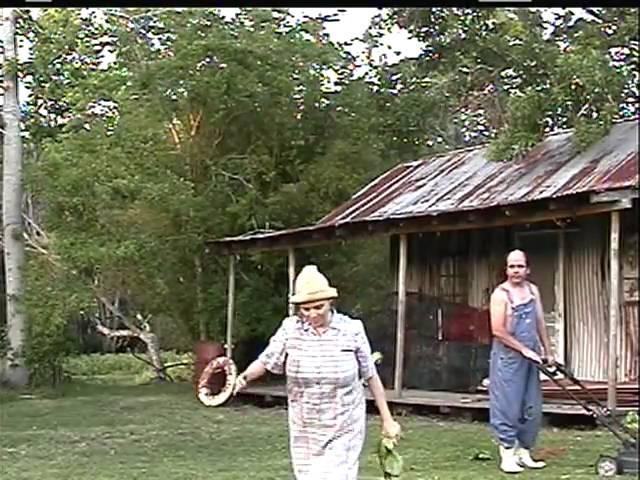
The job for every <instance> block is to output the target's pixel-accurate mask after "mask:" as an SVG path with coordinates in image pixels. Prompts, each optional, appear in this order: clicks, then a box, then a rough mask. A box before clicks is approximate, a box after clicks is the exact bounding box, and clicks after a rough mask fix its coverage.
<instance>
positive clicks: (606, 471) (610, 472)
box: [596, 455, 618, 478]
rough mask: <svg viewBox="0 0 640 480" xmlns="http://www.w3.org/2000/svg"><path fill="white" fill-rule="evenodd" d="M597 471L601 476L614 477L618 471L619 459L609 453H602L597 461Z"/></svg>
mask: <svg viewBox="0 0 640 480" xmlns="http://www.w3.org/2000/svg"><path fill="white" fill-rule="evenodd" d="M596 473H597V474H598V476H599V477H600V478H613V477H615V476H616V474H617V473H618V461H617V460H616V459H615V458H613V457H609V456H607V455H601V456H600V458H598V461H597V462H596Z"/></svg>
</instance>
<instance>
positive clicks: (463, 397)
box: [241, 384, 589, 417]
mask: <svg viewBox="0 0 640 480" xmlns="http://www.w3.org/2000/svg"><path fill="white" fill-rule="evenodd" d="M241 395H243V396H253V397H261V398H263V399H278V400H281V401H284V400H285V399H286V397H287V394H286V391H285V386H284V385H283V384H265V385H255V384H254V385H251V386H249V387H248V388H247V389H246V390H244V391H243V392H241ZM367 400H368V401H369V402H370V403H371V402H372V397H371V395H370V394H369V392H368V391H367ZM387 401H388V402H389V404H390V405H391V406H394V405H395V406H405V407H427V409H428V410H431V411H435V412H437V413H451V412H452V411H458V412H460V411H467V412H469V413H474V411H475V412H476V413H486V414H488V410H489V396H488V395H486V394H481V393H469V394H463V393H452V392H441V391H427V390H411V389H407V390H403V391H402V395H401V396H400V397H398V396H396V395H395V394H394V392H393V390H387ZM543 412H544V413H545V414H547V415H552V416H557V415H560V416H564V415H572V416H585V417H587V416H589V414H588V413H587V412H586V411H585V410H584V409H583V408H582V407H581V406H580V405H577V404H575V403H569V402H567V403H565V402H564V401H562V402H550V401H548V400H546V401H545V403H544V404H543Z"/></svg>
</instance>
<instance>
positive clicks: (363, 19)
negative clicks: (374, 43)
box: [220, 8, 421, 63]
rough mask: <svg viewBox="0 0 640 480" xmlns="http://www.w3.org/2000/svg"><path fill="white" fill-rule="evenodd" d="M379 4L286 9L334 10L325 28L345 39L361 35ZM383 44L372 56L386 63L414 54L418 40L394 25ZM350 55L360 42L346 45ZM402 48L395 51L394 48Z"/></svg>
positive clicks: (303, 12)
mask: <svg viewBox="0 0 640 480" xmlns="http://www.w3.org/2000/svg"><path fill="white" fill-rule="evenodd" d="M238 10H239V9H237V8H221V9H220V11H221V12H222V14H223V15H225V16H233V15H235V13H236V12H237V11H238ZM383 10H384V9H381V8H290V9H289V11H290V12H291V13H292V14H293V15H294V16H296V17H299V18H302V17H304V16H309V17H315V16H319V15H330V14H337V15H338V17H337V18H338V21H336V22H329V23H327V24H326V26H325V28H326V30H327V33H328V34H329V38H330V39H331V40H333V41H334V42H346V41H350V40H353V39H355V38H358V37H360V36H362V34H363V33H364V32H365V30H366V29H367V27H368V26H369V23H370V22H371V19H372V18H373V17H374V16H375V15H377V14H378V13H380V12H381V11H383ZM383 42H384V43H385V45H386V47H387V48H386V49H384V50H377V51H376V50H374V52H373V55H374V57H377V58H379V57H380V55H382V54H384V55H385V56H386V59H385V61H386V62H387V63H395V62H397V61H398V60H399V59H401V58H403V57H416V56H418V55H419V54H420V51H421V43H420V42H418V41H417V40H415V39H412V38H410V37H409V34H408V33H407V32H406V30H402V29H400V28H398V27H395V28H394V29H393V30H392V31H391V32H390V33H389V34H387V35H386V36H385V37H384V38H383ZM349 50H350V51H351V53H353V54H354V55H359V54H361V53H362V52H363V51H364V44H363V43H362V42H354V44H353V45H352V46H351V47H349ZM396 51H398V52H402V54H401V55H397V54H396V53H395V52H396Z"/></svg>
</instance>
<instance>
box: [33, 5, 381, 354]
mask: <svg viewBox="0 0 640 480" xmlns="http://www.w3.org/2000/svg"><path fill="white" fill-rule="evenodd" d="M100 12H101V15H102V17H101V18H100V21H96V17H95V15H93V14H91V13H87V12H83V11H81V10H55V9H51V10H47V11H46V12H44V13H43V14H42V15H41V16H40V17H39V18H38V19H37V20H36V21H32V20H31V21H30V22H31V23H30V24H29V28H25V30H24V32H25V35H30V39H31V41H32V42H33V45H34V49H33V58H32V59H31V60H30V62H29V63H28V64H27V65H26V70H25V78H28V79H30V86H31V91H32V97H31V99H30V102H29V106H28V112H27V118H26V121H27V124H28V126H29V133H30V138H31V139H32V141H33V142H34V143H37V144H38V145H39V151H40V152H41V154H40V155H39V159H38V163H37V165H34V164H33V163H31V164H30V168H29V184H30V186H31V188H32V190H33V193H34V195H36V197H37V198H38V201H39V202H42V203H43V204H44V205H46V211H45V213H44V215H43V217H42V225H41V226H42V228H43V229H44V230H45V231H46V232H47V236H48V239H49V242H48V248H47V255H38V256H35V255H34V256H33V257H30V261H29V269H28V270H29V285H28V293H29V295H28V297H29V308H30V312H32V315H33V317H34V322H33V324H34V328H33V329H32V330H31V335H30V344H32V345H38V348H40V349H43V348H45V346H43V345H41V344H40V342H41V339H42V338H43V337H46V338H48V339H52V338H58V337H59V333H58V334H56V335H54V334H53V331H52V330H53V329H54V326H55V331H56V332H61V331H63V325H64V323H65V322H66V321H67V319H68V318H69V316H71V315H74V313H73V312H74V311H75V312H79V311H84V312H85V313H86V314H87V315H88V316H89V317H93V312H95V311H96V310H97V309H98V308H97V306H96V298H103V299H106V300H107V301H108V302H109V304H111V305H114V304H115V299H117V298H119V299H123V300H126V302H123V305H127V308H128V310H127V311H122V312H121V313H122V314H123V315H126V316H127V319H128V320H130V321H131V322H132V324H133V323H135V322H136V321H137V320H136V318H137V316H138V313H139V314H140V317H141V318H143V319H146V318H149V316H151V317H150V318H151V321H150V322H149V326H150V328H153V329H155V328H156V325H157V324H156V322H157V319H160V318H162V317H163V316H164V317H170V318H171V319H173V320H174V321H176V322H180V323H182V324H184V325H186V326H187V327H188V329H189V332H190V334H191V336H192V338H197V337H201V336H202V335H203V333H206V334H207V335H208V336H209V337H213V338H221V337H222V336H223V333H224V320H225V317H224V304H225V290H226V289H225V281H224V279H225V277H226V262H224V261H221V259H218V258H216V257H215V256H213V255H211V254H207V253H206V250H205V242H206V240H208V239H211V238H215V237H220V236H223V235H228V234H234V233H244V232H246V231H249V230H266V229H278V228H285V227H288V226H295V225H299V224H300V223H310V222H313V221H314V220H316V219H317V218H318V216H320V215H322V214H324V213H326V212H327V211H328V210H329V209H330V208H332V207H333V206H334V205H336V204H337V203H339V202H341V201H344V200H345V199H346V198H348V196H350V195H351V193H352V191H353V189H355V188H357V186H359V185H360V184H361V183H362V181H363V179H368V178H370V177H371V176H375V175H376V174H377V173H379V172H380V169H381V168H382V163H381V161H380V158H381V157H380V152H379V147H380V145H379V142H377V141H376V139H375V138H374V137H373V136H372V134H371V133H370V132H375V131H376V129H373V128H371V129H370V128H369V127H370V126H371V125H373V124H375V122H377V117H376V116H375V115H370V113H371V110H372V109H373V108H374V107H375V105H374V104H373V102H371V97H370V95H369V91H368V89H367V87H366V85H364V84H363V83H362V82H353V83H350V82H348V81H347V79H348V75H349V73H350V71H349V69H348V64H349V62H350V61H351V59H350V58H349V56H348V55H347V54H346V53H345V52H344V51H343V50H342V49H341V48H339V47H336V46H334V45H332V44H331V43H329V42H328V41H327V40H326V38H325V36H324V35H323V34H322V21H321V20H315V19H309V20H305V21H295V20H293V19H292V18H291V16H290V15H289V14H288V13H287V12H286V11H280V10H272V11H265V10H261V9H244V10H241V12H240V14H239V15H238V17H237V18H236V19H235V21H234V22H229V21H227V20H225V19H224V18H223V17H221V16H219V15H218V14H217V13H216V12H215V11H214V10H209V9H198V10H180V11H170V10H169V11H168V10H154V9H127V10H121V9H110V10H101V11H100ZM63 27H64V28H63ZM106 50H109V51H110V56H111V61H110V62H103V57H104V55H105V51H106ZM327 70H333V71H335V72H337V76H338V78H339V80H340V81H343V82H344V83H345V84H344V85H342V88H341V89H340V88H333V87H331V86H330V85H327V83H328V82H327V80H326V78H325V72H326V71H327ZM363 118H365V119H366V121H363ZM344 158H348V159H349V161H348V162H347V163H346V164H345V163H344V162H341V161H340V160H341V159H344ZM292 206H293V207H295V208H292ZM53 261H55V263H56V264H57V265H58V267H55V266H54V263H53ZM238 274H239V276H240V279H241V280H240V281H241V282H242V285H243V288H242V290H241V294H240V298H239V302H238V303H239V305H238V306H239V308H238V318H239V319H240V321H239V322H238V330H237V333H238V337H239V338H243V337H250V336H264V335H265V334H267V333H268V332H270V331H271V330H272V328H273V326H274V325H275V323H276V322H277V321H278V319H279V318H278V317H279V316H280V315H281V314H282V312H283V311H284V300H285V298H286V296H285V295H286V292H282V286H283V285H286V267H285V265H284V259H283V258H280V257H276V258H271V259H267V258H265V257H264V256H254V257H246V258H244V259H243V261H242V262H240V264H239V268H238ZM278 291H281V292H282V295H276V294H274V292H278ZM100 305H101V306H105V302H104V301H102V302H101V304H100ZM90 313H91V314H90ZM76 314H77V313H76ZM116 317H117V315H116ZM258 318H261V319H265V318H267V319H269V320H266V321H265V320H263V321H256V319H258ZM136 326H137V328H138V329H141V327H142V324H140V323H138V324H137V325H136ZM108 327H109V328H111V329H112V331H114V332H115V331H116V330H128V331H131V332H133V331H134V330H133V329H132V328H129V326H128V325H126V322H125V323H124V324H122V323H121V324H120V325H111V326H108ZM205 328H206V332H204V330H205ZM103 331H105V332H106V330H103ZM43 332H46V335H43ZM60 342H62V340H60ZM50 344H51V343H50ZM60 345H62V343H60ZM35 355H36V354H35V352H33V356H32V358H35ZM47 355H48V358H52V356H53V355H54V352H50V353H49V354H47ZM43 361H44V360H43Z"/></svg>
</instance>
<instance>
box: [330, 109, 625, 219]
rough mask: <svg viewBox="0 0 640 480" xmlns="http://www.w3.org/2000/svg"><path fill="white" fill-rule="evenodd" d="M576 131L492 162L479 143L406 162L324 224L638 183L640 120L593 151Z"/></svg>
mask: <svg viewBox="0 0 640 480" xmlns="http://www.w3.org/2000/svg"><path fill="white" fill-rule="evenodd" d="M571 137H572V132H571V131H566V132H560V133H555V134H552V135H549V136H547V137H546V138H545V139H544V140H543V141H542V142H541V143H540V144H539V145H538V146H537V147H536V148H534V149H533V150H531V151H530V152H529V153H528V154H527V155H525V156H524V157H523V158H521V159H519V160H517V161H513V162H503V163H501V162H492V161H489V160H488V159H487V147H486V146H479V147H475V148H469V149H464V150H456V151H453V152H450V153H446V154H442V155H436V156H432V157H428V158H424V159H421V160H418V161H414V162H410V163H405V164H402V165H398V166H396V167H395V168H393V169H391V170H389V171H388V172H386V173H385V174H383V175H381V176H380V177H378V178H377V179H376V180H374V181H373V182H371V183H370V184H369V185H367V186H366V187H365V188H363V189H362V190H360V191H359V192H357V193H356V194H355V195H354V196H353V197H352V198H351V200H349V201H348V202H347V203H345V204H343V205H341V206H340V207H339V208H337V209H336V210H334V211H332V212H331V213H329V214H328V215H327V216H325V217H324V218H323V219H321V220H320V221H319V222H318V224H317V226H327V225H338V224H343V223H349V222H354V221H370V220H383V219H391V218H406V217H415V216H422V215H435V214H441V213H446V212H455V211H463V210H475V209H482V208H487V207H493V206H499V205H510V204H515V203H522V202H529V201H534V200H540V199H544V198H553V197H560V196H564V195H571V194H575V193H583V192H598V191H603V190H611V189H618V188H633V187H636V188H637V186H638V122H637V119H634V120H632V121H626V122H620V123H618V124H616V125H614V127H613V128H612V130H611V131H610V133H609V134H608V135H607V136H606V137H605V138H603V139H602V140H601V141H600V142H597V143H596V144H595V145H593V146H592V147H591V148H589V149H588V150H587V151H585V152H582V153H577V152H576V150H575V147H574V146H573V143H572V140H571Z"/></svg>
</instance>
